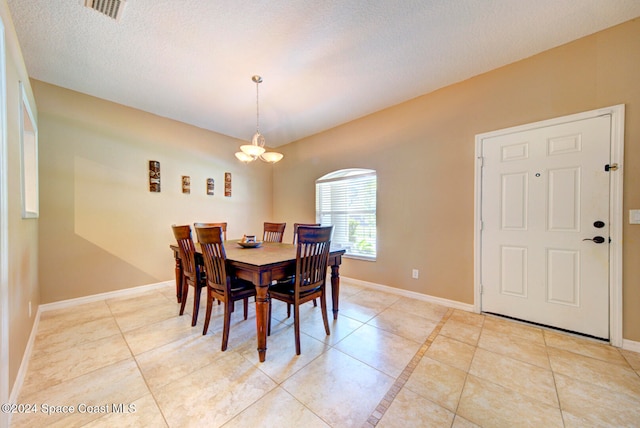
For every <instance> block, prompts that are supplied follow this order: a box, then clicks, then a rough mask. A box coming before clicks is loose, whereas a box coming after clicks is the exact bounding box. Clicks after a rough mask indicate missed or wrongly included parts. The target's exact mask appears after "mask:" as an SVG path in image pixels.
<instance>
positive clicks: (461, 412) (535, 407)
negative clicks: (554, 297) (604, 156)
mask: <svg viewBox="0 0 640 428" xmlns="http://www.w3.org/2000/svg"><path fill="white" fill-rule="evenodd" d="M202 300H203V305H202V308H201V310H200V316H199V320H198V325H197V326H196V327H191V326H190V320H191V316H190V314H185V315H184V316H182V317H180V316H177V311H178V304H177V303H176V299H175V289H174V288H173V287H166V288H163V289H160V290H157V291H150V292H146V293H144V294H140V295H138V296H135V297H129V298H121V299H111V300H106V301H100V302H95V303H89V304H85V305H82V306H76V307H74V308H68V309H63V310H55V311H47V312H43V313H42V315H41V320H40V323H39V328H38V332H37V336H36V341H35V344H34V349H33V352H32V356H31V359H30V361H29V368H28V371H27V374H26V377H25V381H24V385H23V387H22V390H21V393H20V398H19V403H21V404H31V405H35V407H32V408H31V410H33V409H34V408H35V409H36V410H38V412H37V413H30V414H27V413H23V414H14V415H13V418H12V425H11V426H13V427H22V426H29V427H36V426H61V427H71V426H87V427H89V426H90V427H101V426H104V427H113V426H144V427H162V426H169V427H187V426H207V427H216V426H224V427H266V426H269V427H300V426H304V427H316V426H317V427H327V426H331V427H371V426H378V427H408V426H411V427H456V428H459V427H475V426H481V427H513V426H532V427H555V426H557V427H563V426H564V427H574V426H575V427H587V426H626V427H630V426H640V354H637V353H633V352H628V351H624V350H620V349H617V348H613V347H610V346H607V345H605V344H602V343H598V342H595V341H591V340H587V339H583V338H576V337H574V336H570V335H566V334H560V333H556V332H553V331H549V330H543V329H540V328H536V327H532V326H529V325H525V324H520V323H516V322H512V321H508V320H503V319H501V318H496V317H489V316H484V315H478V314H473V313H467V312H464V311H460V310H453V309H449V308H445V307H443V306H439V305H436V304H433V303H428V302H423V301H419V300H414V299H409V298H405V297H398V296H395V295H392V294H387V293H384V292H380V291H375V290H371V289H365V288H363V287H361V286H357V285H354V284H350V283H349V282H348V280H343V281H342V287H341V307H340V316H339V318H338V320H337V321H333V322H332V323H331V335H330V336H326V335H325V333H324V328H323V326H322V321H321V316H320V309H319V308H314V307H313V306H312V305H305V307H303V310H302V316H301V329H302V332H303V335H302V354H301V355H300V356H296V355H295V346H294V333H293V328H292V319H287V318H286V310H285V307H284V305H281V304H278V303H276V304H275V305H274V309H273V317H274V324H273V326H272V334H271V336H270V338H269V341H268V352H267V360H266V361H265V362H264V363H259V362H258V355H257V352H256V349H255V348H256V343H255V310H254V308H253V305H251V311H250V315H249V319H248V320H247V321H244V320H243V319H242V310H241V303H240V304H238V306H237V308H238V310H237V311H236V312H235V313H234V314H233V318H232V328H231V333H230V339H229V348H228V349H227V351H226V352H221V351H220V341H221V328H222V306H217V305H216V306H215V307H214V317H213V319H212V323H211V325H210V327H209V333H208V334H207V335H206V336H202V322H203V320H204V300H205V299H202ZM191 302H192V295H190V296H189V300H188V303H191ZM53 406H73V410H74V413H65V410H67V411H68V410H70V409H69V408H68V409H65V408H64V407H59V408H56V407H53ZM87 406H93V407H87ZM45 411H48V412H50V413H51V414H47V412H45Z"/></svg>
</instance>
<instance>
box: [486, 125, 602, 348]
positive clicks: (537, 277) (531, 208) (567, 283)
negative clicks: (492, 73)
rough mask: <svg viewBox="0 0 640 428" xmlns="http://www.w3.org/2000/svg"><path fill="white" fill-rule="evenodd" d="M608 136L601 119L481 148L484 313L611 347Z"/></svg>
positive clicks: (494, 141)
mask: <svg viewBox="0 0 640 428" xmlns="http://www.w3.org/2000/svg"><path fill="white" fill-rule="evenodd" d="M610 133H611V116H610V115H603V116H600V117H595V118H590V119H584V120H577V121H572V122H568V123H562V124H559V125H553V126H547V127H541V128H536V129H532V130H528V131H522V132H515V133H512V134H507V135H500V136H495V137H490V138H486V139H484V140H482V158H483V166H482V202H481V216H482V224H483V227H482V230H481V284H482V290H483V291H482V296H481V299H482V302H481V307H482V310H483V311H485V312H494V313H499V314H503V315H508V316H511V317H515V318H520V319H524V320H528V321H532V322H536V323H541V324H545V325H550V326H555V327H558V328H563V329H567V330H572V331H576V332H580V333H584V334H589V335H592V336H596V337H601V338H608V337H609V259H608V257H609V248H608V247H609V241H608V237H609V176H608V174H609V173H607V172H605V170H604V166H605V165H606V164H607V163H609V147H610ZM595 221H602V222H604V224H605V227H603V228H599V229H598V228H595V227H594V224H593V223H594V222H595ZM596 235H598V236H602V237H604V238H605V242H602V243H596V242H594V241H593V240H584V239H590V238H593V237H594V236H596Z"/></svg>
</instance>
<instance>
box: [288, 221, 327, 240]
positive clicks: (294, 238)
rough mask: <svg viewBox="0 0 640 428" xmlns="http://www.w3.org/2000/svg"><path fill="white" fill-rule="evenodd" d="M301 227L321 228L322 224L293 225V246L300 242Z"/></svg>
mask: <svg viewBox="0 0 640 428" xmlns="http://www.w3.org/2000/svg"><path fill="white" fill-rule="evenodd" d="M300 226H320V223H293V242H292V244H293V245H296V243H297V242H298V227H300Z"/></svg>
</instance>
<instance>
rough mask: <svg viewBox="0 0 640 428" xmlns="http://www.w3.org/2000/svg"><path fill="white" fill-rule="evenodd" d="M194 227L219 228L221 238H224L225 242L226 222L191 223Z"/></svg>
mask: <svg viewBox="0 0 640 428" xmlns="http://www.w3.org/2000/svg"><path fill="white" fill-rule="evenodd" d="M193 226H194V227H215V226H217V227H219V228H221V229H222V236H223V237H224V240H225V241H226V240H227V222H226V221H225V222H221V223H193Z"/></svg>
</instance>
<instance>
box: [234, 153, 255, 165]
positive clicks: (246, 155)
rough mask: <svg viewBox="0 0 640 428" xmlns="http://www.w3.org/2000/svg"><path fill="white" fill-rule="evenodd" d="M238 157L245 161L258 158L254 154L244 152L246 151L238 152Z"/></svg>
mask: <svg viewBox="0 0 640 428" xmlns="http://www.w3.org/2000/svg"><path fill="white" fill-rule="evenodd" d="M236 157H237V158H238V160H240V161H242V162H245V163H249V162H252V161H254V160H255V159H256V158H254V157H253V156H249V155H248V154H246V153H244V152H236Z"/></svg>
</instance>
